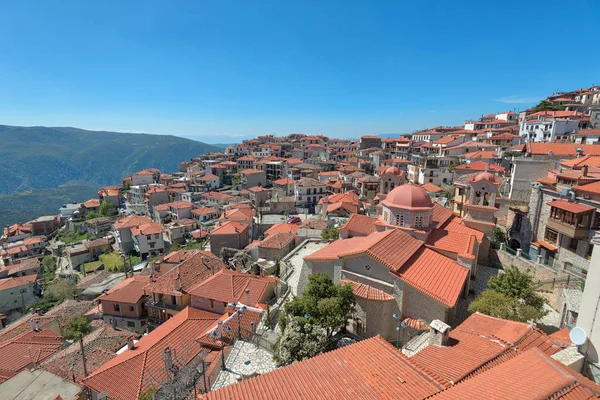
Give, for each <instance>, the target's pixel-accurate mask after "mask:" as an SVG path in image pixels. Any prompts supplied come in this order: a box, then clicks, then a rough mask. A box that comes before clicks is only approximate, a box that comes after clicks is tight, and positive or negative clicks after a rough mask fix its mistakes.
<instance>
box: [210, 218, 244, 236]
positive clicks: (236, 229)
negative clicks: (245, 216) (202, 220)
mask: <svg viewBox="0 0 600 400" xmlns="http://www.w3.org/2000/svg"><path fill="white" fill-rule="evenodd" d="M249 226H250V225H248V224H246V223H244V222H236V221H228V222H226V223H224V224H223V225H221V226H219V227H217V228H215V229H214V230H213V231H212V232H210V234H211V235H232V234H236V233H241V232H243V231H245V230H246V229H248V227H249Z"/></svg>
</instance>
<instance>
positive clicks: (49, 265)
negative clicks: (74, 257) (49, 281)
mask: <svg viewBox="0 0 600 400" xmlns="http://www.w3.org/2000/svg"><path fill="white" fill-rule="evenodd" d="M42 265H43V266H44V273H45V274H47V275H54V271H56V261H55V260H54V257H52V256H51V255H46V256H44V258H42Z"/></svg>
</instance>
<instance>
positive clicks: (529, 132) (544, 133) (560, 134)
mask: <svg viewBox="0 0 600 400" xmlns="http://www.w3.org/2000/svg"><path fill="white" fill-rule="evenodd" d="M578 128H579V121H578V120H570V119H548V120H531V121H523V122H521V126H520V128H519V135H520V136H523V137H524V138H525V141H526V142H552V141H554V140H560V139H565V136H567V137H568V135H569V134H570V133H571V132H574V131H576V130H577V129H578Z"/></svg>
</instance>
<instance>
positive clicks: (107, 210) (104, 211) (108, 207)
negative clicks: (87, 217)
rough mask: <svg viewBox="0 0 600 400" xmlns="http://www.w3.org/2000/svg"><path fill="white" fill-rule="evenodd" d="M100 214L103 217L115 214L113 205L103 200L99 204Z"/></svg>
mask: <svg viewBox="0 0 600 400" xmlns="http://www.w3.org/2000/svg"><path fill="white" fill-rule="evenodd" d="M100 215H102V216H103V217H110V216H113V215H115V206H113V205H112V204H111V203H109V202H108V201H105V202H103V203H102V204H100Z"/></svg>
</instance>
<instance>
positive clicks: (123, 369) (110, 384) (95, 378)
mask: <svg viewBox="0 0 600 400" xmlns="http://www.w3.org/2000/svg"><path fill="white" fill-rule="evenodd" d="M219 317H220V316H219V315H217V314H213V313H209V312H206V311H200V310H196V309H193V308H190V307H186V308H185V309H184V310H183V311H181V312H179V313H177V314H176V315H175V316H173V317H172V318H170V319H169V320H167V321H166V322H165V323H163V324H162V325H160V326H158V328H156V329H155V330H153V331H152V332H150V333H149V334H148V335H147V336H144V337H142V338H141V339H140V341H139V342H137V343H136V345H135V348H134V349H133V350H126V351H124V352H123V353H121V354H119V355H118V356H117V357H115V358H113V359H112V360H110V361H109V362H107V363H106V364H104V365H103V366H101V367H100V368H99V369H97V370H96V371H94V372H93V373H92V374H91V375H90V376H88V377H87V378H85V379H84V380H83V383H84V384H85V385H86V386H87V387H89V388H91V389H92V390H94V391H96V392H103V391H105V390H106V391H108V397H109V398H111V399H115V400H137V398H138V397H139V395H140V393H142V392H145V391H146V390H148V389H149V388H152V387H155V388H160V386H161V385H162V384H163V383H164V382H165V381H166V380H167V379H168V377H169V373H168V372H167V371H166V369H165V363H164V361H163V351H164V349H165V348H167V347H168V348H169V349H170V350H171V354H174V353H176V356H177V361H178V363H179V364H182V365H187V364H188V363H189V362H190V361H191V360H192V359H193V358H194V357H196V356H197V355H198V354H199V353H200V351H201V350H202V348H201V347H200V346H199V345H198V344H197V343H195V342H194V341H195V338H197V337H198V336H200V335H202V334H204V333H205V332H206V331H207V330H208V329H209V328H210V327H211V326H212V325H213V324H214V323H215V322H216V321H217V319H218V318H219Z"/></svg>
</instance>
